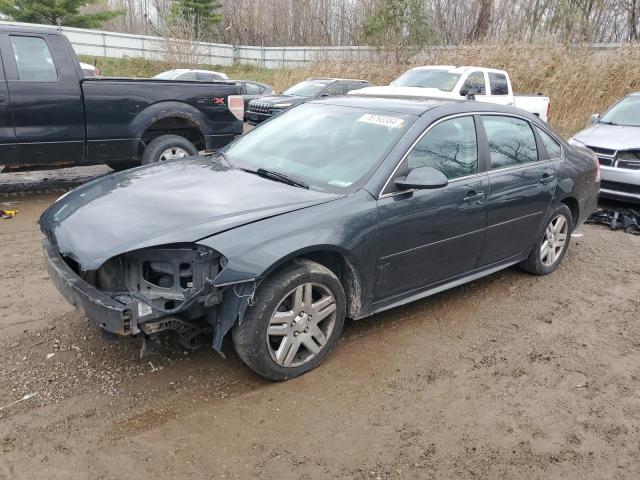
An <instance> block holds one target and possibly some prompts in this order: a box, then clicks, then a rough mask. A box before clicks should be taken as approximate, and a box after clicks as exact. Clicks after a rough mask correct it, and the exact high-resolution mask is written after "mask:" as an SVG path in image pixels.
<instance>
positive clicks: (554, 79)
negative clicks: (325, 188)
mask: <svg viewBox="0 0 640 480" xmlns="http://www.w3.org/2000/svg"><path fill="white" fill-rule="evenodd" d="M428 63H429V64H434V65H438V64H443V65H478V66H483V67H492V68H500V69H504V70H507V71H508V72H509V74H510V76H511V80H512V82H513V88H514V91H515V92H516V93H538V92H539V93H543V94H544V95H548V96H549V97H550V98H551V118H550V124H551V125H552V126H553V127H554V128H555V129H556V130H557V131H558V132H559V133H560V134H562V135H564V136H569V135H572V134H574V133H576V132H577V131H578V130H580V129H582V128H583V127H584V126H585V125H586V124H587V119H588V116H589V115H590V114H591V113H601V112H603V111H604V110H605V109H606V108H607V107H608V106H610V105H611V104H613V103H614V102H615V101H616V100H618V99H619V98H620V97H622V96H623V95H626V94H628V93H630V92H633V91H639V90H640V46H624V47H619V48H611V49H602V50H596V49H593V48H590V47H567V46H562V45H554V44H544V45H513V44H512V45H478V46H468V47H456V48H454V49H438V50H436V51H435V52H433V54H432V55H431V58H429V61H428ZM412 66H416V65H395V64H394V63H393V62H392V61H390V59H385V58H380V57H378V58H373V59H372V60H371V61H370V62H316V63H314V64H312V65H310V66H309V67H308V68H304V69H296V70H279V71H276V72H275V75H274V78H273V84H274V87H275V88H276V90H278V91H281V90H283V89H285V88H286V87H288V86H290V85H291V84H293V83H295V82H297V81H300V80H302V79H304V78H308V77H312V76H335V77H347V78H360V79H366V80H369V81H370V82H372V83H373V84H376V85H385V84H388V83H389V82H390V81H391V80H393V79H394V78H396V77H398V76H399V75H400V74H401V73H402V72H404V71H405V70H407V69H408V68H410V67H412Z"/></svg>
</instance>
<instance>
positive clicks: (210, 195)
mask: <svg viewBox="0 0 640 480" xmlns="http://www.w3.org/2000/svg"><path fill="white" fill-rule="evenodd" d="M341 196H342V195H337V194H331V193H323V192H317V191H313V190H306V189H303V188H298V187H292V186H290V185H287V184H284V183H280V182H276V181H272V180H268V179H265V178H262V177H259V176H257V175H255V174H252V173H248V172H244V171H242V170H236V169H232V168H228V167H225V166H224V165H222V164H220V163H219V162H217V161H214V160H212V159H210V158H207V157H194V158H192V159H187V160H179V161H172V162H164V163H159V164H155V165H151V166H147V167H140V168H136V169H132V170H127V171H124V172H119V173H115V174H112V175H109V176H107V177H103V178H100V179H97V180H94V181H92V182H89V183H87V184H85V185H83V186H81V187H79V188H77V189H75V190H73V191H72V192H70V193H68V194H66V195H64V196H63V197H61V198H60V199H58V201H56V202H55V203H54V204H53V205H51V206H50V207H49V208H48V209H47V210H46V211H45V212H44V213H43V214H42V216H41V217H40V228H41V230H42V231H43V233H44V234H45V235H47V237H49V238H50V239H51V240H52V241H53V242H54V243H56V244H57V246H58V249H59V251H60V253H62V254H63V255H65V256H68V257H70V258H73V259H74V260H75V261H77V262H78V263H79V264H80V266H81V268H82V269H83V270H95V269H96V268H98V267H99V266H100V265H102V263H104V262H105V261H106V260H108V259H109V258H111V257H113V256H115V255H119V254H121V253H124V252H127V251H130V250H136V249H139V248H145V247H150V246H154V245H166V244H170V243H182V242H195V241H197V240H200V239H203V238H206V237H209V236H211V235H214V234H216V233H220V232H222V231H225V230H229V229H232V228H235V227H238V226H241V225H245V224H247V223H251V222H255V221H258V220H262V219H265V218H269V217H273V216H276V215H281V214H283V213H287V212H290V211H293V210H298V209H302V208H306V207H309V206H312V205H317V204H319V203H324V202H327V201H331V200H334V199H336V198H340V197H341Z"/></svg>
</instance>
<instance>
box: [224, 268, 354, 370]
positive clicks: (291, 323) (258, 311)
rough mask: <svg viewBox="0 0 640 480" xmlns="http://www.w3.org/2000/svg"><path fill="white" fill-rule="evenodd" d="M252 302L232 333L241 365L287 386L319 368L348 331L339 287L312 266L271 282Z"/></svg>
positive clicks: (329, 274) (265, 283) (330, 275)
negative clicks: (342, 333) (346, 330)
mask: <svg viewBox="0 0 640 480" xmlns="http://www.w3.org/2000/svg"><path fill="white" fill-rule="evenodd" d="M254 302H255V303H254V305H253V306H250V307H248V308H247V311H246V313H245V315H244V318H243V319H242V321H241V322H240V323H239V324H237V325H236V326H235V327H234V329H233V331H232V339H233V343H234V346H235V349H236V352H237V353H238V356H239V357H240V358H241V359H242V361H243V362H244V363H245V364H246V365H247V366H248V367H249V368H251V369H252V370H253V371H254V372H256V373H258V374H259V375H262V376H263V377H266V378H268V379H270V380H277V381H282V380H288V379H290V378H294V377H297V376H299V375H302V374H303V373H306V372H308V371H310V370H312V369H314V368H315V367H317V366H318V365H319V364H320V363H321V362H322V360H323V359H324V358H325V357H326V356H327V354H328V353H329V351H330V350H331V349H332V348H333V346H334V345H335V343H336V341H337V340H338V337H339V336H340V332H341V331H342V327H343V325H344V318H345V303H346V302H345V294H344V290H343V288H342V285H341V284H340V281H339V280H338V278H337V277H336V276H335V275H334V273H333V272H331V270H329V269H327V268H325V267H323V266H322V265H320V264H317V263H315V262H311V261H309V260H298V261H296V262H295V263H292V264H291V265H288V266H286V267H284V268H282V269H281V270H279V271H276V272H275V273H274V274H272V275H271V276H269V277H267V279H265V280H264V281H263V282H262V284H261V285H260V288H258V290H257V292H256V294H255V298H254Z"/></svg>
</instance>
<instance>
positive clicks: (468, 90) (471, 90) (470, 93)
mask: <svg viewBox="0 0 640 480" xmlns="http://www.w3.org/2000/svg"><path fill="white" fill-rule="evenodd" d="M460 95H461V96H463V97H466V99H467V100H475V99H476V95H480V87H476V86H470V87H464V86H463V87H462V88H461V89H460Z"/></svg>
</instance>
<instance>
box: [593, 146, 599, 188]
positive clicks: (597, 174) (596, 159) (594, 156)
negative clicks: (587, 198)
mask: <svg viewBox="0 0 640 480" xmlns="http://www.w3.org/2000/svg"><path fill="white" fill-rule="evenodd" d="M593 160H594V161H595V162H596V182H599V181H600V160H598V157H597V156H596V154H595V153H594V154H593Z"/></svg>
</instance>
